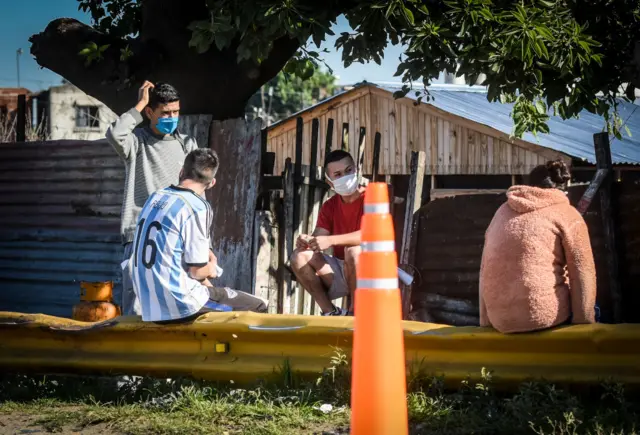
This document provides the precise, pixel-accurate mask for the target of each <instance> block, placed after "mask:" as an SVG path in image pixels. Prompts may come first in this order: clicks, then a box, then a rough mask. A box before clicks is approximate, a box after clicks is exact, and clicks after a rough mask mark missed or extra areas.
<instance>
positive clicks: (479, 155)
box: [473, 132, 484, 174]
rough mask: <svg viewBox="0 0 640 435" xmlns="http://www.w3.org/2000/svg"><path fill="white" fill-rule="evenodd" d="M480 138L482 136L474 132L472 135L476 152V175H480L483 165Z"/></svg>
mask: <svg viewBox="0 0 640 435" xmlns="http://www.w3.org/2000/svg"><path fill="white" fill-rule="evenodd" d="M480 136H482V135H481V134H480V133H478V132H475V134H474V135H473V142H474V147H475V151H476V152H475V154H476V172H475V173H476V174H482V171H483V165H484V163H483V161H482V143H481V141H480Z"/></svg>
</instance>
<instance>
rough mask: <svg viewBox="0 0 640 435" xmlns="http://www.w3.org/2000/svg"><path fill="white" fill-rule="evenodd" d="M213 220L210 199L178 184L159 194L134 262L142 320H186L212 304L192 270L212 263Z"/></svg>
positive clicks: (143, 219)
mask: <svg viewBox="0 0 640 435" xmlns="http://www.w3.org/2000/svg"><path fill="white" fill-rule="evenodd" d="M212 216H213V215H212V212H211V206H210V205H209V203H208V202H207V201H206V200H205V199H204V198H202V197H201V196H199V195H198V194H196V193H195V192H193V191H192V190H190V189H185V188H182V187H177V186H171V187H167V188H165V189H161V190H159V191H157V192H155V193H153V194H152V195H151V196H150V197H149V199H148V200H147V202H146V203H145V204H144V207H143V208H142V211H141V212H140V215H139V217H138V225H137V227H136V232H135V236H134V239H133V243H134V245H133V254H132V256H131V258H130V260H129V261H130V262H131V264H130V265H129V266H130V270H131V277H132V281H133V289H134V291H135V293H136V296H137V297H138V300H139V302H140V308H141V311H142V320H144V321H151V322H155V321H162V320H174V319H181V318H184V317H187V316H190V315H192V314H195V313H196V312H198V311H199V310H200V309H201V308H202V307H203V306H204V304H205V303H206V302H207V301H208V300H209V291H208V289H207V288H206V287H205V286H203V285H202V284H201V283H200V282H198V281H197V280H195V279H193V278H191V277H190V276H189V274H188V272H187V270H188V268H189V266H204V265H206V264H207V263H208V262H209V247H210V239H209V237H210V228H211V221H212Z"/></svg>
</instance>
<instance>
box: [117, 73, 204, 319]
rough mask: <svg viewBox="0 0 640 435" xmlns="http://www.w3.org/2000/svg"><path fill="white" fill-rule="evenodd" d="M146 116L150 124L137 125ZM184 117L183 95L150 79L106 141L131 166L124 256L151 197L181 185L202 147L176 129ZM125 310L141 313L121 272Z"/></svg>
mask: <svg viewBox="0 0 640 435" xmlns="http://www.w3.org/2000/svg"><path fill="white" fill-rule="evenodd" d="M143 114H144V116H146V118H147V119H148V121H149V123H148V125H145V126H143V127H140V128H138V126H139V125H140V124H141V123H142V122H143V121H144V118H143ZM179 115H180V96H179V95H178V92H177V91H176V90H175V88H174V87H173V86H171V85H169V84H166V83H162V84H161V83H158V84H157V85H155V86H154V85H153V84H152V83H150V82H148V81H145V82H144V84H143V85H142V87H141V88H140V90H139V92H138V103H137V104H136V105H135V107H133V108H132V109H130V110H129V111H128V112H125V113H124V114H123V115H122V116H120V118H118V120H116V122H115V123H113V125H112V126H111V127H109V129H108V130H107V135H106V136H107V141H108V142H109V143H110V144H111V145H112V146H113V148H114V149H115V150H116V152H117V153H118V155H119V156H120V157H121V158H122V160H124V163H125V166H126V174H127V175H126V181H125V188H124V199H123V202H122V221H121V224H120V225H121V226H120V233H121V235H122V243H123V245H124V260H127V259H129V257H130V256H131V252H132V241H133V236H134V234H135V232H136V223H137V220H138V215H139V214H140V210H141V209H142V206H143V205H144V203H145V202H146V200H147V198H149V196H150V195H151V194H152V193H154V192H155V191H157V190H160V189H162V188H165V187H167V186H169V185H172V184H177V183H178V174H180V170H181V169H182V164H183V163H184V159H185V157H186V155H187V154H188V153H189V152H191V151H193V150H195V149H197V148H198V144H197V143H196V141H195V139H193V138H192V137H189V136H185V135H183V134H180V133H179V132H177V131H176V128H177V126H178V116H179ZM122 285H123V292H122V314H124V315H131V314H140V313H141V310H140V306H139V303H138V301H137V299H136V296H135V293H134V291H133V285H132V283H131V277H130V276H129V275H128V274H126V273H123V276H122Z"/></svg>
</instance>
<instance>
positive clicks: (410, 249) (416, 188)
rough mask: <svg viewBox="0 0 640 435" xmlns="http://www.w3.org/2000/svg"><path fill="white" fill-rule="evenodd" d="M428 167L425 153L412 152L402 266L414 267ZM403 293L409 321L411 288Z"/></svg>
mask: <svg viewBox="0 0 640 435" xmlns="http://www.w3.org/2000/svg"><path fill="white" fill-rule="evenodd" d="M426 166H427V156H426V154H425V153H424V151H418V152H416V151H412V152H411V178H410V179H409V190H408V191H407V204H406V209H405V210H406V211H405V216H404V231H403V235H402V247H401V249H400V265H404V264H408V265H413V264H412V263H413V259H414V257H415V249H416V238H417V236H418V234H417V233H418V231H417V227H418V226H417V224H418V210H420V206H421V205H422V187H423V184H424V173H425V170H426ZM400 288H401V291H402V318H403V319H407V318H408V315H409V311H410V309H411V286H410V285H405V284H401V285H400Z"/></svg>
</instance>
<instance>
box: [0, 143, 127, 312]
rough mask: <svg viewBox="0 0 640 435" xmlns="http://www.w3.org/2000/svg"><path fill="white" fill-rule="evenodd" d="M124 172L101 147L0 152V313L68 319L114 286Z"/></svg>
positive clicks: (34, 146)
mask: <svg viewBox="0 0 640 435" xmlns="http://www.w3.org/2000/svg"><path fill="white" fill-rule="evenodd" d="M124 176H125V171H124V165H123V163H122V161H121V160H120V159H119V157H118V156H117V155H116V153H115V152H114V151H113V149H112V148H111V147H110V146H109V145H108V144H107V143H106V142H104V141H96V142H86V141H57V142H31V143H20V144H15V143H14V144H0V311H3V310H4V311H21V312H29V313H45V314H51V315H56V316H67V317H69V316H71V309H72V307H73V305H74V304H75V303H76V302H77V301H78V300H79V293H80V281H106V280H115V281H117V286H116V291H115V292H116V295H115V296H116V297H119V294H120V285H119V278H118V276H119V275H118V267H119V263H120V260H121V257H122V247H121V244H120V237H119V232H120V231H119V225H120V208H121V204H122V190H123V186H124Z"/></svg>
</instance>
